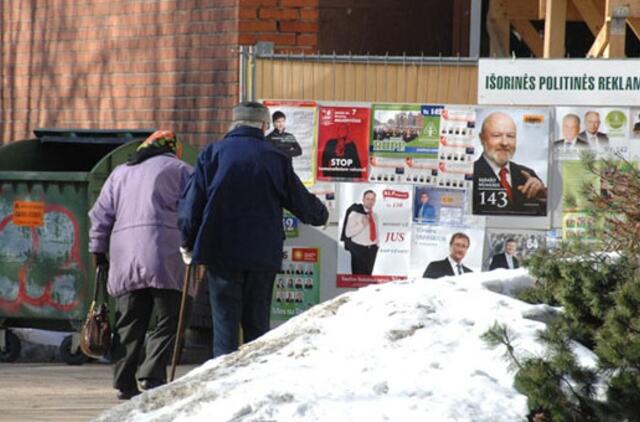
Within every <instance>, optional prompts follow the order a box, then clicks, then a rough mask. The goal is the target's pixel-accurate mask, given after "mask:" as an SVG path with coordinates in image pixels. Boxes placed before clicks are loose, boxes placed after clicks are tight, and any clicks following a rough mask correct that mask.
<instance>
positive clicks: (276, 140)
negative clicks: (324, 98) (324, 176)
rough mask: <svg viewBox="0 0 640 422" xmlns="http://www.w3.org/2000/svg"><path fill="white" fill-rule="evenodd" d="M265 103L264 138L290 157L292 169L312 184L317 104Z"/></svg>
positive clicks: (310, 102) (269, 101) (309, 102)
mask: <svg viewBox="0 0 640 422" xmlns="http://www.w3.org/2000/svg"><path fill="white" fill-rule="evenodd" d="M264 105H265V106H267V107H268V108H269V113H270V114H271V127H270V129H269V130H268V131H267V132H266V133H265V137H266V139H267V141H268V142H270V143H271V144H273V145H274V146H275V147H276V148H278V149H279V150H281V151H282V152H284V153H285V154H286V155H288V156H289V157H291V160H292V163H293V169H294V170H295V172H296V174H297V175H298V177H299V178H300V180H302V182H303V183H304V184H305V185H311V184H313V180H314V179H313V176H314V169H315V128H316V103H315V102H314V101H271V100H265V101H264Z"/></svg>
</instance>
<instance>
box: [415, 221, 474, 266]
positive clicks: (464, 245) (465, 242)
mask: <svg viewBox="0 0 640 422" xmlns="http://www.w3.org/2000/svg"><path fill="white" fill-rule="evenodd" d="M483 248H484V228H477V227H474V228H472V227H447V226H431V225H418V224H414V225H413V228H412V234H411V260H410V271H409V277H411V278H414V277H415V278H440V277H443V276H447V275H459V273H460V271H461V272H462V273H467V272H478V271H481V269H482V251H483ZM450 259H451V260H453V262H454V263H456V265H455V266H456V267H457V264H460V268H454V267H453V266H452V263H451V261H450Z"/></svg>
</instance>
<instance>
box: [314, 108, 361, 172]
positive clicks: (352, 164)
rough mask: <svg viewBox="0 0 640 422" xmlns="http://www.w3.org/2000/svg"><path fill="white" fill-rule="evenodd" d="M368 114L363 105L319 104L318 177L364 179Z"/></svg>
mask: <svg viewBox="0 0 640 422" xmlns="http://www.w3.org/2000/svg"><path fill="white" fill-rule="evenodd" d="M370 116H371V111H370V109H368V108H364V107H326V106H322V107H320V111H319V126H318V157H317V162H318V171H317V175H316V178H317V179H318V180H321V181H347V182H361V181H366V180H367V163H368V161H369V119H370Z"/></svg>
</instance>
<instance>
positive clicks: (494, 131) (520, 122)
mask: <svg viewBox="0 0 640 422" xmlns="http://www.w3.org/2000/svg"><path fill="white" fill-rule="evenodd" d="M476 116H477V119H478V123H479V126H478V136H477V137H476V138H477V140H476V142H477V145H476V148H475V151H476V156H475V161H474V163H473V213H474V214H480V215H510V216H546V215H547V199H548V192H547V186H548V179H547V170H548V158H549V120H550V119H549V110H548V109H501V110H496V109H490V108H481V109H478V111H477V113H476Z"/></svg>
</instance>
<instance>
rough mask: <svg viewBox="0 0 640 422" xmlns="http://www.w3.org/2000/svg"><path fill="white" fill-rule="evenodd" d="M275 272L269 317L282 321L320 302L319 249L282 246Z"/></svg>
mask: <svg viewBox="0 0 640 422" xmlns="http://www.w3.org/2000/svg"><path fill="white" fill-rule="evenodd" d="M282 258H283V259H282V268H281V269H280V272H278V274H277V275H276V280H275V284H274V286H273V298H272V300H271V321H286V320H288V319H289V318H291V317H294V316H296V315H299V314H301V313H302V312H304V311H306V310H307V309H309V308H311V307H312V306H314V305H317V304H318V303H319V302H320V249H319V248H308V247H296V246H285V247H284V248H283V250H282Z"/></svg>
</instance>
